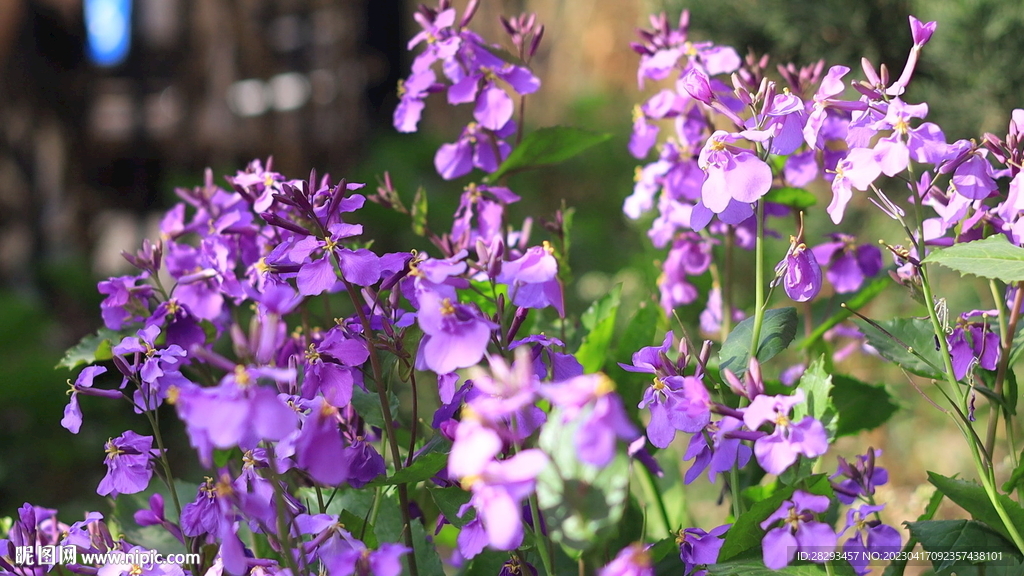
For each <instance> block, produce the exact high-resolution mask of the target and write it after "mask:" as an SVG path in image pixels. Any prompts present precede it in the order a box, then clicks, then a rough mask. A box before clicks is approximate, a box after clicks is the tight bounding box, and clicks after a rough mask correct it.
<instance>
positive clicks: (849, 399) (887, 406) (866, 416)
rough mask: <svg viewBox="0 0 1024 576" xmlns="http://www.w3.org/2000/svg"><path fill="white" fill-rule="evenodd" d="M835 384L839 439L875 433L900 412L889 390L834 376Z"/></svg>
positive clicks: (833, 390) (833, 397) (833, 398)
mask: <svg viewBox="0 0 1024 576" xmlns="http://www.w3.org/2000/svg"><path fill="white" fill-rule="evenodd" d="M832 384H833V385H832V403H833V404H834V405H835V407H836V412H837V413H838V415H839V425H838V426H837V427H836V437H839V436H849V435H851V434H856V433H857V432H860V431H861V430H874V429H875V428H878V427H879V426H881V425H882V424H884V423H885V422H886V421H887V420H888V419H889V418H890V417H891V416H892V415H893V414H895V413H896V411H897V410H899V405H897V404H896V402H895V401H894V400H893V398H892V396H891V395H890V394H889V392H888V391H887V390H886V389H885V386H872V385H871V384H865V383H864V382H861V381H859V380H855V379H853V378H850V377H849V376H840V375H838V374H836V375H833V376H832Z"/></svg>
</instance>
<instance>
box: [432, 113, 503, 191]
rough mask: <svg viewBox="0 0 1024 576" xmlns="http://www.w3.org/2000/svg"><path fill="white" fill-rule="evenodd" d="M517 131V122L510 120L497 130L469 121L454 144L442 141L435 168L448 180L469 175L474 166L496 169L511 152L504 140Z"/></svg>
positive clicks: (487, 169)
mask: <svg viewBox="0 0 1024 576" xmlns="http://www.w3.org/2000/svg"><path fill="white" fill-rule="evenodd" d="M515 131H516V123H515V121H513V120H509V121H508V123H507V124H505V125H504V126H501V127H500V128H498V129H496V130H488V129H486V128H484V127H482V126H480V125H479V124H477V123H476V122H470V123H469V124H468V125H467V126H466V128H465V129H464V130H463V131H462V134H461V135H460V136H459V139H458V140H456V141H455V142H453V143H449V144H442V145H441V147H440V148H438V149H437V153H435V154H434V167H435V168H436V169H437V173H438V174H440V175H441V177H442V178H444V179H445V180H453V179H455V178H459V177H460V176H465V175H466V174H469V173H470V172H471V171H472V170H473V167H474V166H475V167H476V168H479V169H481V170H483V171H484V172H494V171H495V170H497V169H498V166H499V165H500V164H501V163H502V162H503V161H504V160H505V158H507V157H508V155H509V153H510V152H512V147H511V146H509V144H508V143H506V142H505V138H508V137H509V136H511V135H512V134H514V133H515Z"/></svg>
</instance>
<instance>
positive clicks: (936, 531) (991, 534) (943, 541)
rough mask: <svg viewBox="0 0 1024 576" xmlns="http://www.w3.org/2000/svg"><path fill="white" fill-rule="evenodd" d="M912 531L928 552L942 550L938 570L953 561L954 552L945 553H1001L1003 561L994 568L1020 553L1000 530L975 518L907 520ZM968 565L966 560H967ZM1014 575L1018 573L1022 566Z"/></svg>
mask: <svg viewBox="0 0 1024 576" xmlns="http://www.w3.org/2000/svg"><path fill="white" fill-rule="evenodd" d="M905 525H906V526H907V528H909V529H910V534H911V535H912V536H913V537H914V538H916V539H917V540H918V541H919V542H920V543H921V547H922V548H924V549H925V550H926V551H928V552H939V553H940V554H939V555H938V559H937V560H935V561H933V562H932V565H933V566H934V568H935V570H936V572H940V573H941V572H943V571H945V570H947V569H948V568H950V567H952V566H953V565H954V564H960V563H958V562H956V561H955V557H954V556H953V555H951V554H941V553H943V552H946V553H948V552H954V553H956V552H959V553H970V552H974V553H978V552H998V553H1000V554H1001V555H1002V557H1003V560H1001V561H1000V562H998V563H993V564H994V566H993V567H997V566H998V565H999V564H1006V563H1007V562H1006V561H1007V560H1009V559H1011V558H1015V559H1017V560H1018V561H1019V559H1020V552H1019V551H1017V549H1016V548H1015V547H1014V546H1013V544H1010V543H1009V542H1008V541H1006V539H1005V538H1003V537H1002V536H1001V535H1000V534H999V533H998V532H996V531H995V530H992V528H990V527H989V526H986V525H985V524H983V523H981V522H978V521H976V520H964V519H960V520H928V521H924V522H905ZM964 564H966V563H964ZM1016 570H1018V571H1016V572H1011V574H1019V568H1017V569H1016Z"/></svg>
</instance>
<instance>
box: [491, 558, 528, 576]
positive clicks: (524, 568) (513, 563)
mask: <svg viewBox="0 0 1024 576" xmlns="http://www.w3.org/2000/svg"><path fill="white" fill-rule="evenodd" d="M498 576H537V569H536V568H534V566H533V564H530V563H529V562H522V563H521V562H519V558H517V557H516V555H515V554H513V555H512V557H511V558H509V559H508V560H506V561H505V563H504V564H502V565H501V570H499V571H498Z"/></svg>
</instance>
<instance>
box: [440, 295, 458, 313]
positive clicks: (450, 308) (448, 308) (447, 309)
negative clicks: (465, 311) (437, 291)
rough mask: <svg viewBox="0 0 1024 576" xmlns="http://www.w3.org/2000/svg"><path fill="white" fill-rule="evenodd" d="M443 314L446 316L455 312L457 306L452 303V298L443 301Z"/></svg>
mask: <svg viewBox="0 0 1024 576" xmlns="http://www.w3.org/2000/svg"><path fill="white" fill-rule="evenodd" d="M441 314H444V315H445V316H452V315H454V314H455V306H454V305H453V304H452V301H451V298H445V299H444V300H442V301H441Z"/></svg>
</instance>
